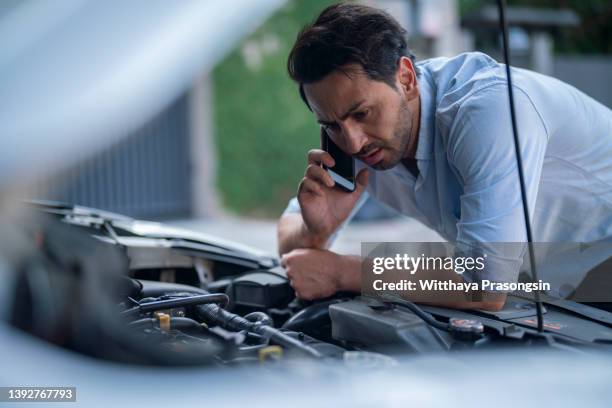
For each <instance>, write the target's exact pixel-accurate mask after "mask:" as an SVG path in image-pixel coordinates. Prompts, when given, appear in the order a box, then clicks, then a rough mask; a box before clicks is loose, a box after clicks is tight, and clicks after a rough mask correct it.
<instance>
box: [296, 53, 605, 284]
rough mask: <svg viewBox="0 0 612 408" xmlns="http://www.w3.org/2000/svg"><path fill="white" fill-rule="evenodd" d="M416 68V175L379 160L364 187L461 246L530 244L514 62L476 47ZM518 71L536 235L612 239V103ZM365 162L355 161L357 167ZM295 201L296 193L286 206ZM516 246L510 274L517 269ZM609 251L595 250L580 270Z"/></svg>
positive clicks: (570, 275)
mask: <svg viewBox="0 0 612 408" xmlns="http://www.w3.org/2000/svg"><path fill="white" fill-rule="evenodd" d="M417 66H418V67H419V69H420V74H419V78H418V83H419V90H420V96H421V118H420V130H419V139H418V146H417V151H416V160H417V166H418V169H419V175H418V177H417V178H415V177H414V176H413V175H412V174H411V173H410V172H409V171H408V170H407V169H406V168H405V167H404V166H403V165H398V166H396V167H394V168H392V169H390V170H386V171H377V170H374V169H370V179H369V184H368V188H367V195H369V196H370V197H373V198H374V199H376V200H378V201H380V202H382V203H384V204H386V205H388V206H390V207H392V208H394V209H395V210H397V211H399V212H400V213H402V214H405V215H408V216H411V217H414V218H416V219H417V220H419V221H421V222H422V223H424V224H425V225H427V226H429V227H430V228H432V229H434V230H436V231H437V232H438V233H439V234H440V235H442V236H443V237H444V238H445V239H447V240H449V241H452V242H456V243H458V244H459V245H461V244H466V245H469V244H470V243H496V242H525V241H526V232H525V224H524V216H523V209H522V202H521V191H520V185H519V178H518V172H517V161H516V156H515V148H514V139H513V136H512V125H511V119H510V111H509V103H508V94H507V80H506V75H505V66H504V65H503V64H499V63H497V62H496V61H495V60H493V59H492V58H490V57H488V56H487V55H485V54H482V53H478V52H473V53H465V54H461V55H459V56H456V57H454V58H434V59H429V60H425V61H422V62H420V63H418V64H417ZM512 80H513V90H514V98H515V106H516V120H517V123H518V131H519V135H520V142H521V150H522V151H521V155H522V159H523V167H524V174H525V182H526V189H527V197H528V203H529V210H530V214H531V218H532V220H531V222H532V229H533V234H534V240H535V241H536V242H596V241H601V240H604V241H605V240H608V239H610V238H611V237H612V111H610V109H608V108H607V107H605V106H603V105H602V104H600V103H598V102H596V101H595V100H593V99H592V98H590V97H589V96H587V95H585V94H583V93H582V92H580V91H578V90H577V89H575V88H574V87H572V86H570V85H568V84H565V83H563V82H561V81H559V80H556V79H554V78H551V77H548V76H544V75H541V74H537V73H535V72H531V71H528V70H524V69H518V68H513V69H512ZM364 166H365V165H364V164H363V163H362V162H360V161H357V169H358V170H360V169H361V168H363V167H364ZM364 196H365V194H364ZM364 201H365V197H364V198H363V199H362V200H360V203H363V202H364ZM298 211H299V205H298V203H297V200H295V199H293V200H292V201H291V202H290V204H289V206H288V208H287V210H286V212H298ZM355 212H356V209H355V210H354V211H353V214H354V213H355ZM608 247H611V248H612V244H610V245H608ZM519 252H520V251H517V252H516V253H513V254H511V257H510V258H513V259H514V260H515V261H516V262H514V263H513V266H512V267H510V269H509V270H507V271H505V272H504V274H506V275H505V276H504V277H503V278H501V279H503V280H515V279H516V276H517V274H518V268H519V267H520V264H521V259H522V255H523V254H522V253H519ZM498 255H499V257H500V258H502V257H503V261H504V263H505V265H506V267H508V265H510V264H511V263H512V262H511V263H508V261H509V260H510V259H508V254H507V253H506V254H504V255H503V256H502V255H501V254H498ZM601 256H602V257H603V256H604V255H601ZM600 261H601V257H598V256H594V255H593V254H590V256H589V260H587V261H586V262H587V263H590V264H589V265H586V264H584V263H583V264H582V269H583V272H584V271H585V270H587V269H590V267H592V266H594V265H595V264H596V263H599V262H600ZM591 264H592V265H591ZM496 273H499V272H496ZM551 273H552V275H554V277H553V276H549V277H548V278H549V280H550V279H553V280H554V278H556V279H557V280H558V281H559V282H560V283H559V284H558V286H561V281H562V283H569V284H571V285H572V286H573V287H575V286H576V285H577V284H578V283H579V282H580V280H581V279H582V277H583V276H584V273H578V272H577V271H576V268H575V267H574V268H570V269H569V270H567V271H565V272H563V271H559V270H558V268H557V269H556V270H555V271H554V272H551ZM498 277H499V276H498ZM484 278H488V277H487V276H479V279H484Z"/></svg>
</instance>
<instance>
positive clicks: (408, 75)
mask: <svg viewBox="0 0 612 408" xmlns="http://www.w3.org/2000/svg"><path fill="white" fill-rule="evenodd" d="M416 78H417V75H416V71H415V69H414V64H413V63H412V60H411V59H410V58H408V57H401V58H400V60H399V66H398V68H397V81H398V82H399V85H400V87H401V91H402V93H403V94H405V95H406V98H407V100H411V99H414V98H417V97H418V96H419V89H418V86H417V79H416Z"/></svg>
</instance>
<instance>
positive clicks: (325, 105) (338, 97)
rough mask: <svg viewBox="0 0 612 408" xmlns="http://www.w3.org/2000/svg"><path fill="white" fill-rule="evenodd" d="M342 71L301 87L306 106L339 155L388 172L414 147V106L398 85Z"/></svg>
mask: <svg viewBox="0 0 612 408" xmlns="http://www.w3.org/2000/svg"><path fill="white" fill-rule="evenodd" d="M344 71H345V72H342V71H339V70H336V71H333V72H332V73H330V74H329V75H327V76H326V77H324V78H323V79H322V80H320V81H318V82H315V83H312V84H306V85H304V93H305V95H306V98H307V100H308V102H309V104H310V107H311V108H312V110H313V112H314V113H315V115H316V117H317V121H318V122H319V123H320V124H321V126H322V127H323V128H324V129H325V130H326V131H327V134H328V135H329V136H330V137H331V139H332V140H333V141H334V143H336V144H337V145H338V146H339V147H340V148H341V149H342V150H343V151H344V152H345V153H347V154H350V155H352V156H353V157H355V158H357V159H359V160H361V161H363V162H364V163H365V164H367V165H369V166H371V167H373V168H375V169H377V170H386V169H390V168H392V167H394V166H395V165H397V164H398V163H399V162H400V160H402V159H403V158H405V157H409V153H410V151H411V150H413V149H412V148H416V140H415V139H416V132H415V130H418V129H414V125H415V123H417V124H418V116H417V115H415V113H416V112H415V109H414V107H415V106H414V104H411V103H409V101H408V100H407V99H409V98H407V94H406V93H405V92H403V91H404V89H403V88H402V87H401V84H400V83H399V82H398V83H397V87H396V88H393V87H391V86H390V85H388V84H386V83H384V82H380V81H373V80H371V79H369V78H368V77H367V75H366V74H365V73H364V72H363V70H362V69H361V68H360V67H359V66H358V65H347V66H346V67H345V69H344ZM347 74H348V75H347ZM417 99H418V98H417ZM417 109H418V108H417ZM415 116H416V117H417V120H416V121H415V120H414V119H415Z"/></svg>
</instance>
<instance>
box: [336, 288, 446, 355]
mask: <svg viewBox="0 0 612 408" xmlns="http://www.w3.org/2000/svg"><path fill="white" fill-rule="evenodd" d="M329 315H330V318H331V321H332V337H333V338H334V339H335V340H337V341H342V342H346V343H347V344H351V345H354V346H356V347H359V348H363V349H367V350H371V351H378V352H389V351H390V349H397V350H398V351H402V352H407V351H409V352H417V353H421V352H430V351H446V350H448V349H449V348H450V345H451V342H452V339H451V337H450V335H448V333H445V332H442V331H439V330H436V329H434V328H433V327H431V326H429V325H428V324H427V323H425V322H424V321H423V320H422V319H421V318H420V317H418V316H417V315H415V314H413V313H411V312H410V311H407V310H404V309H397V308H389V309H383V310H381V309H377V308H373V307H372V304H371V303H369V302H367V301H365V300H363V298H357V299H355V300H350V301H347V302H341V303H336V304H333V305H330V306H329Z"/></svg>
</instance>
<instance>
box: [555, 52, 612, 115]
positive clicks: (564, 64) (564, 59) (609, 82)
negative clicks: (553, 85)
mask: <svg viewBox="0 0 612 408" xmlns="http://www.w3.org/2000/svg"><path fill="white" fill-rule="evenodd" d="M553 73H554V74H553V75H554V76H555V77H557V78H559V79H560V80H562V81H565V82H567V83H569V84H572V85H574V86H575V87H576V88H578V89H580V90H581V91H583V92H584V93H586V94H588V95H590V96H591V97H593V98H594V99H596V100H598V101H599V102H601V103H603V104H604V105H606V106H607V107H608V108H610V107H612V57H610V56H592V57H590V56H562V55H556V56H555V58H554V65H553Z"/></svg>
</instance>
